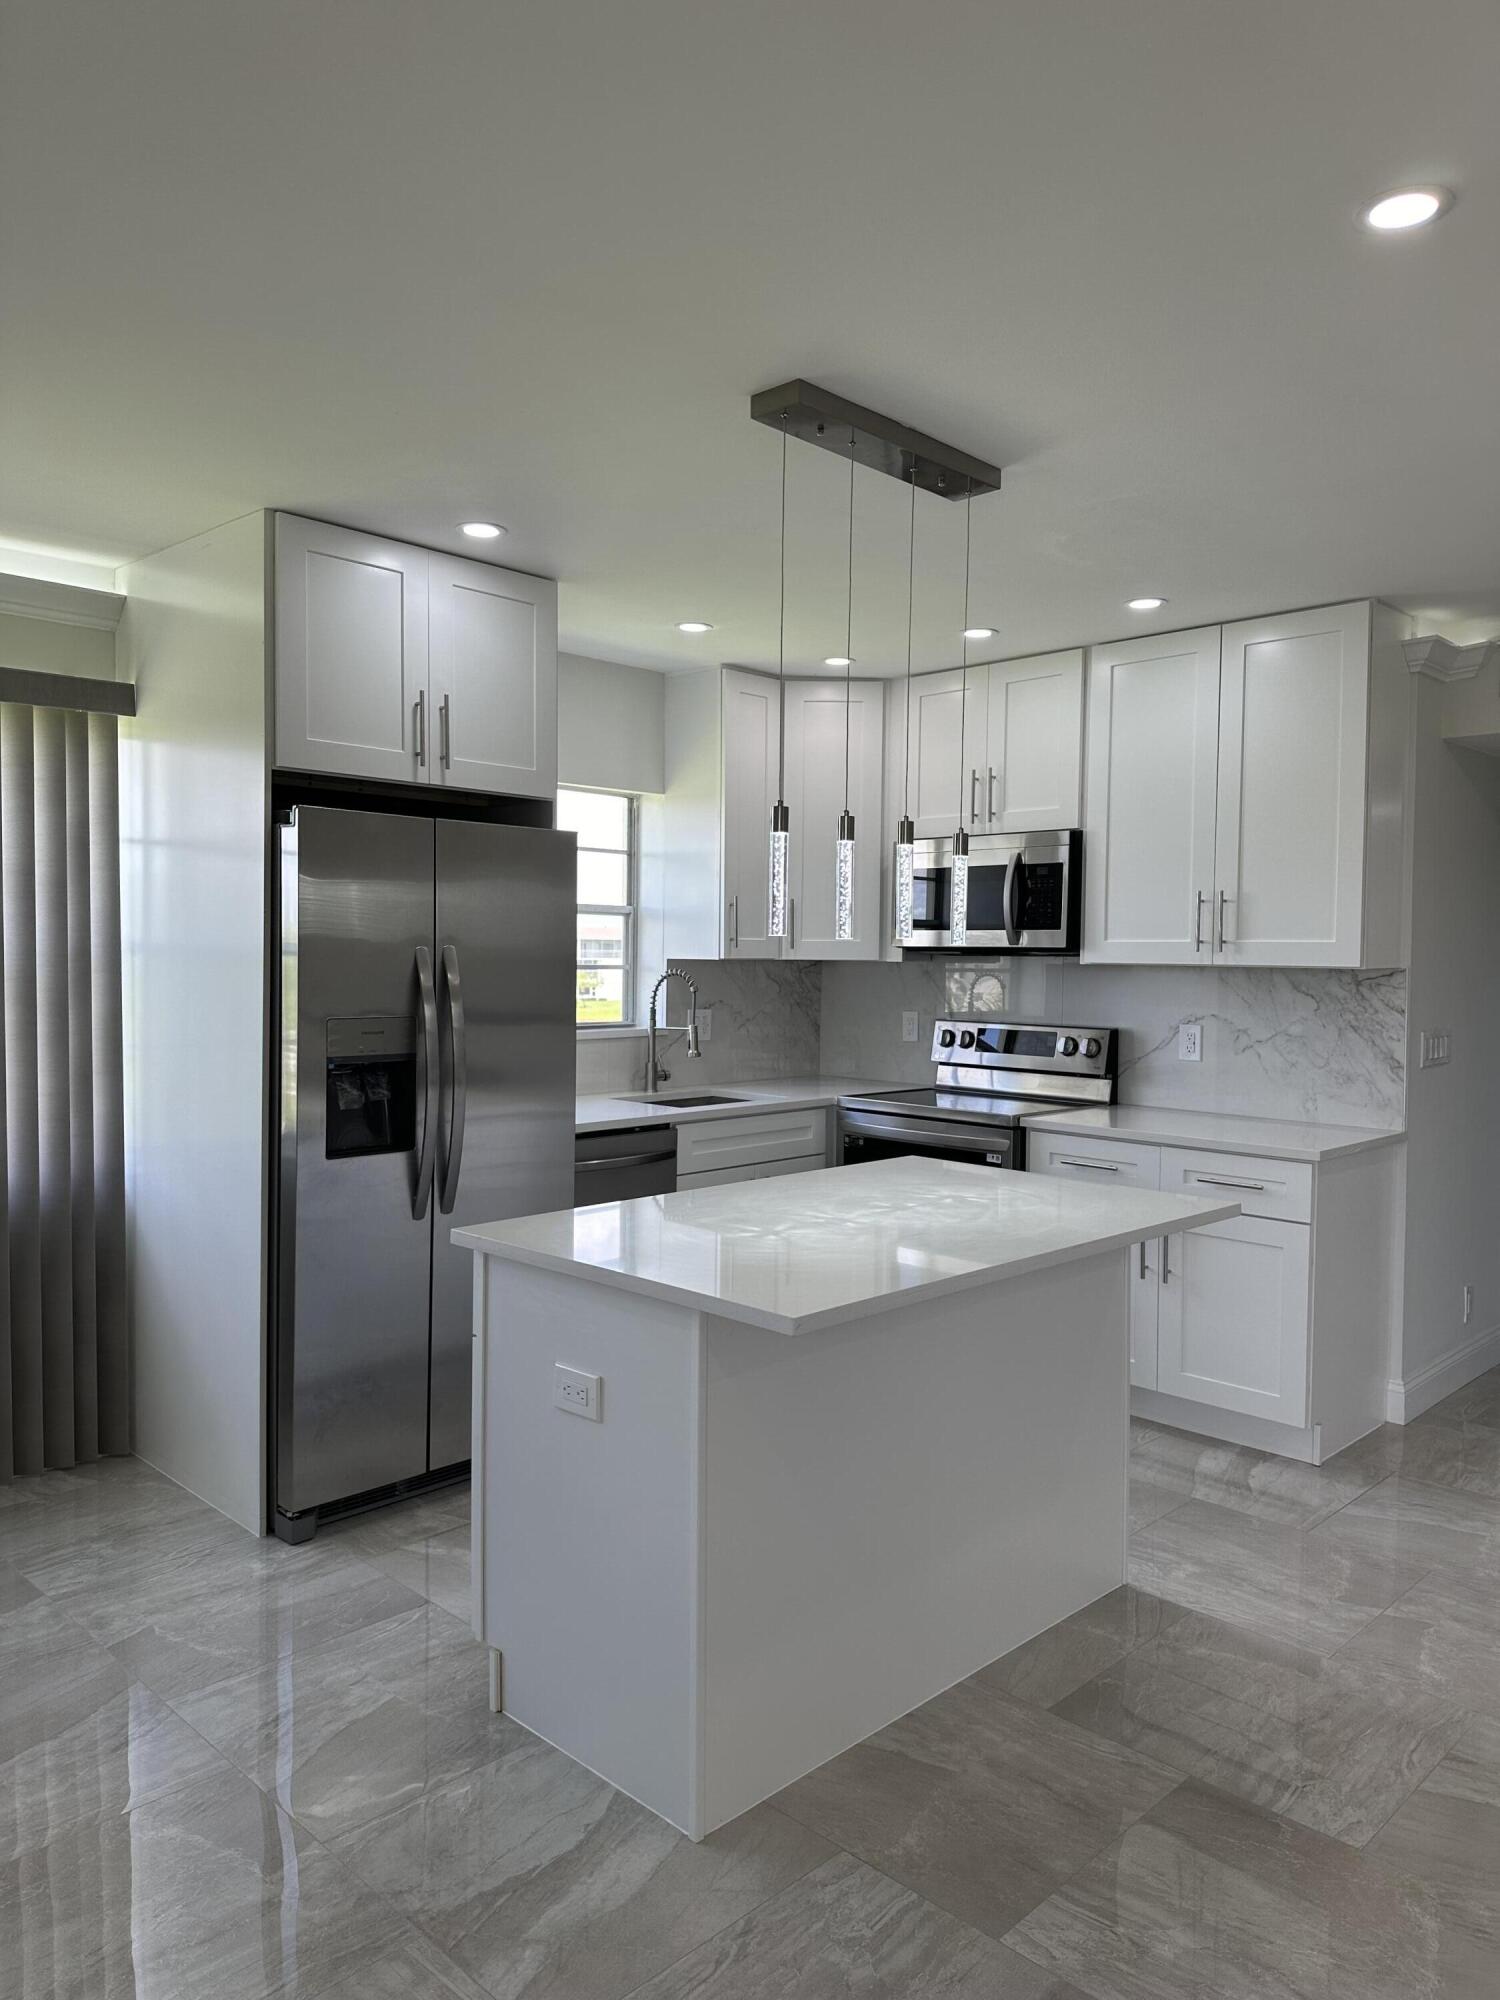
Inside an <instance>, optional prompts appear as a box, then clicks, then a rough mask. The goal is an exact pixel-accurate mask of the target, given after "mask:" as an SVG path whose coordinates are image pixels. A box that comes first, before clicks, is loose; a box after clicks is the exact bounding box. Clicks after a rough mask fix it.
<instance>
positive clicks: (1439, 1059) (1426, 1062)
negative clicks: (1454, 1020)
mask: <svg viewBox="0 0 1500 2000" xmlns="http://www.w3.org/2000/svg"><path fill="white" fill-rule="evenodd" d="M1452 1060H1453V1037H1452V1035H1451V1034H1450V1033H1449V1032H1448V1030H1447V1029H1446V1028H1444V1029H1442V1030H1441V1031H1440V1032H1437V1033H1434V1032H1433V1031H1432V1030H1431V1029H1424V1030H1423V1033H1422V1039H1421V1042H1420V1045H1419V1047H1418V1051H1417V1067H1418V1068H1419V1069H1436V1068H1437V1066H1438V1064H1439V1063H1445V1062H1452Z"/></svg>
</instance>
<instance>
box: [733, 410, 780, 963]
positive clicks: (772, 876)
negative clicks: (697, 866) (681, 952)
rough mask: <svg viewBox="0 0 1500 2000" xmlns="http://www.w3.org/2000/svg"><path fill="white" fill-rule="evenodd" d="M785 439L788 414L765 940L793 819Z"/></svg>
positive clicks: (736, 923) (775, 930)
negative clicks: (788, 715) (788, 722)
mask: <svg viewBox="0 0 1500 2000" xmlns="http://www.w3.org/2000/svg"><path fill="white" fill-rule="evenodd" d="M786 438H787V413H786V411H785V410H783V411H782V413H781V569H780V604H779V608H778V612H777V637H776V696H777V719H776V803H775V805H774V806H773V807H772V808H771V843H770V849H769V853H768V855H767V874H766V936H767V937H768V938H784V937H785V936H786V935H787V932H788V928H789V926H788V921H787V849H788V844H789V839H790V834H791V826H792V816H791V813H790V812H789V811H788V809H787V803H786ZM729 926H730V941H731V944H732V946H733V947H734V948H736V949H737V948H738V946H739V941H740V899H739V897H738V896H737V895H736V896H733V897H731V899H730V903H729Z"/></svg>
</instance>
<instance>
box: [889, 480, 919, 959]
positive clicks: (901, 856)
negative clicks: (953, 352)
mask: <svg viewBox="0 0 1500 2000" xmlns="http://www.w3.org/2000/svg"><path fill="white" fill-rule="evenodd" d="M916 581H917V478H916V472H915V469H913V472H912V477H911V527H910V531H909V533H908V536H907V545H906V737H905V741H904V743H903V746H902V763H901V818H900V819H899V820H898V821H897V823H896V861H895V869H894V878H895V884H896V942H897V944H910V943H911V940H912V931H913V926H914V922H915V910H914V908H913V904H914V900H915V888H916V838H917V830H916V828H915V827H914V826H913V825H912V818H911V614H912V599H913V596H914V595H915V592H916Z"/></svg>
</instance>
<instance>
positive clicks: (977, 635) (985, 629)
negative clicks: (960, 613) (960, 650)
mask: <svg viewBox="0 0 1500 2000" xmlns="http://www.w3.org/2000/svg"><path fill="white" fill-rule="evenodd" d="M994 636H995V628H994V626H993V625H970V626H967V627H966V628H965V631H964V637H965V638H966V639H993V638H994Z"/></svg>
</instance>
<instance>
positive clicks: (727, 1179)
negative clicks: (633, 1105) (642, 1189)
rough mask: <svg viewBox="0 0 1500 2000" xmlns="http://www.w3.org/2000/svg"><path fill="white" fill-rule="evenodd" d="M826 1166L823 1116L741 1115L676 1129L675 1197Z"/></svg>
mask: <svg viewBox="0 0 1500 2000" xmlns="http://www.w3.org/2000/svg"><path fill="white" fill-rule="evenodd" d="M827 1165H828V1113H827V1112H826V1111H824V1110H822V1109H821V1108H817V1109H814V1110H810V1111H764V1112H742V1113H741V1114H740V1115H739V1116H738V1117H735V1118H698V1119H694V1120H693V1121H692V1122H691V1123H689V1124H686V1125H679V1126H678V1128H677V1191H678V1193H679V1194H681V1193H683V1192H684V1191H685V1190H686V1189H689V1188H706V1187H727V1186H729V1184H730V1183H731V1182H733V1181H764V1180H774V1179H776V1178H777V1177H778V1176H779V1175H781V1174H807V1173H812V1172H814V1171H815V1170H816V1169H817V1168H819V1167H826V1166H827Z"/></svg>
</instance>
